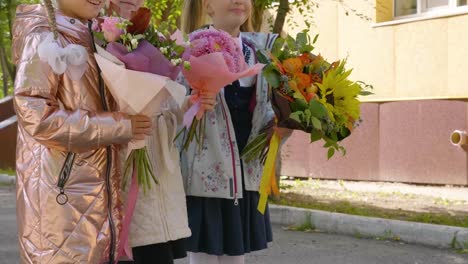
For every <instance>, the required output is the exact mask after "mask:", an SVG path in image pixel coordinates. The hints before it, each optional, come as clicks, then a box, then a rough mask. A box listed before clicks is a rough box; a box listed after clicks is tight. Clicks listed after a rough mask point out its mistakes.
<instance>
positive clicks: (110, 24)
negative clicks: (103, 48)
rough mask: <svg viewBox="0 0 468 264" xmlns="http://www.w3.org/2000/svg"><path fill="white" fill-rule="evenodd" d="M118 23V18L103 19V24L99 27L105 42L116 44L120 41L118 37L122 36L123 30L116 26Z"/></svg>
mask: <svg viewBox="0 0 468 264" xmlns="http://www.w3.org/2000/svg"><path fill="white" fill-rule="evenodd" d="M120 22H121V21H120V18H118V17H106V18H104V22H103V23H102V25H101V29H102V32H103V33H104V38H105V39H106V40H107V41H109V42H116V41H117V40H119V39H120V35H122V34H123V30H122V29H120V28H119V27H118V26H117V24H119V23H120Z"/></svg>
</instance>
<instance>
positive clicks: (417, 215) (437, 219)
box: [271, 193, 468, 228]
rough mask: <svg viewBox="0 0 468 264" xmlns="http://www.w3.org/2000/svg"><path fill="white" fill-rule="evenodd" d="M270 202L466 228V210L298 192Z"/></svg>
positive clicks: (467, 219)
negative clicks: (399, 206)
mask: <svg viewBox="0 0 468 264" xmlns="http://www.w3.org/2000/svg"><path fill="white" fill-rule="evenodd" d="M271 203H273V204H277V205H286V206H293V207H300V208H307V209H315V210H321V211H328V212H336V213H343V214H350V215H358V216H367V217H379V218H385V219H393V220H402V221H411V222H419V223H426V224H437V225H448V226H457V227H466V228H468V213H466V212H455V215H450V214H449V213H440V212H438V213H424V212H412V211H405V210H394V209H386V208H380V207H375V206H370V205H367V204H365V203H351V202H349V201H333V202H323V201H317V199H315V198H314V197H311V196H309V195H303V194H298V193H285V194H282V195H281V197H280V198H279V199H274V200H271Z"/></svg>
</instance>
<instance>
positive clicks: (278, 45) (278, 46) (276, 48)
mask: <svg viewBox="0 0 468 264" xmlns="http://www.w3.org/2000/svg"><path fill="white" fill-rule="evenodd" d="M285 42H286V40H285V39H283V38H277V39H276V41H275V43H274V44H273V48H272V49H271V53H273V55H275V56H276V57H278V56H279V55H280V53H281V50H282V49H283V47H284V43H285Z"/></svg>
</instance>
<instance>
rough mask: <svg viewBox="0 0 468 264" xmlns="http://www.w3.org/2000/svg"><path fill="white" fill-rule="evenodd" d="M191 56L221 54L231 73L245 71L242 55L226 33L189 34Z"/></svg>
mask: <svg viewBox="0 0 468 264" xmlns="http://www.w3.org/2000/svg"><path fill="white" fill-rule="evenodd" d="M190 43H191V45H192V46H191V50H190V51H191V55H192V56H194V57H200V56H203V55H207V54H211V53H215V52H221V53H222V54H223V57H224V60H225V61H226V64H227V66H228V68H229V70H230V71H231V72H235V73H237V72H241V71H242V70H244V69H245V61H244V54H243V52H242V50H241V48H240V47H239V45H238V44H237V42H236V41H235V40H234V39H233V38H232V37H231V36H230V35H229V34H228V33H226V32H224V31H221V30H216V29H207V30H200V31H196V32H194V33H192V34H190Z"/></svg>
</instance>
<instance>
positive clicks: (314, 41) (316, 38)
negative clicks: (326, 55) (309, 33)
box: [312, 34, 319, 44]
mask: <svg viewBox="0 0 468 264" xmlns="http://www.w3.org/2000/svg"><path fill="white" fill-rule="evenodd" d="M318 37H319V34H317V35H315V37H314V40H313V41H312V44H315V43H316V42H317V40H318Z"/></svg>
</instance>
